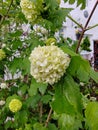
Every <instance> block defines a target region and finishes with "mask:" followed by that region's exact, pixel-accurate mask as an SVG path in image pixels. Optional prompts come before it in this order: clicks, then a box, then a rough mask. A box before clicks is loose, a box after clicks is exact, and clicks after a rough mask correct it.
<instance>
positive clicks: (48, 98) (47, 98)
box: [41, 95, 52, 104]
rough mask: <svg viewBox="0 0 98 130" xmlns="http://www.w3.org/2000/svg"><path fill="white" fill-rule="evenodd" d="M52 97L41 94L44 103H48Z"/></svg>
mask: <svg viewBox="0 0 98 130" xmlns="http://www.w3.org/2000/svg"><path fill="white" fill-rule="evenodd" d="M51 99H52V97H51V95H44V96H42V99H41V101H42V102H43V103H44V104H47V103H49V101H50V100H51Z"/></svg>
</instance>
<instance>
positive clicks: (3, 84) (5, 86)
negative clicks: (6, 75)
mask: <svg viewBox="0 0 98 130" xmlns="http://www.w3.org/2000/svg"><path fill="white" fill-rule="evenodd" d="M7 87H8V86H7V84H6V83H1V84H0V88H1V89H6V88H7Z"/></svg>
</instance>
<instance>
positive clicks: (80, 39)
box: [76, 0, 98, 53]
mask: <svg viewBox="0 0 98 130" xmlns="http://www.w3.org/2000/svg"><path fill="white" fill-rule="evenodd" d="M97 4H98V0H97V1H96V3H95V5H94V7H93V9H92V11H91V13H90V16H89V17H88V19H87V22H86V24H85V26H84V28H83V30H82V32H81V35H80V38H79V41H78V45H77V48H76V53H78V50H79V47H80V43H81V41H82V38H83V36H84V33H85V31H86V28H87V26H88V24H89V22H90V20H91V17H92V15H93V13H94V11H95V9H96V7H97Z"/></svg>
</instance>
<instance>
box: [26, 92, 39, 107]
mask: <svg viewBox="0 0 98 130" xmlns="http://www.w3.org/2000/svg"><path fill="white" fill-rule="evenodd" d="M39 100H40V95H39V94H36V95H35V96H32V97H29V98H27V100H26V102H25V104H26V106H27V107H31V108H35V107H37V105H38V102H39Z"/></svg>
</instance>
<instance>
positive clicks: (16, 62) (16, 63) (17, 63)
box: [9, 58, 23, 74]
mask: <svg viewBox="0 0 98 130" xmlns="http://www.w3.org/2000/svg"><path fill="white" fill-rule="evenodd" d="M22 60H23V59H22V58H14V59H13V61H11V62H10V64H9V69H10V71H11V72H12V74H14V73H16V71H17V69H19V70H20V69H21V66H22Z"/></svg>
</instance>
